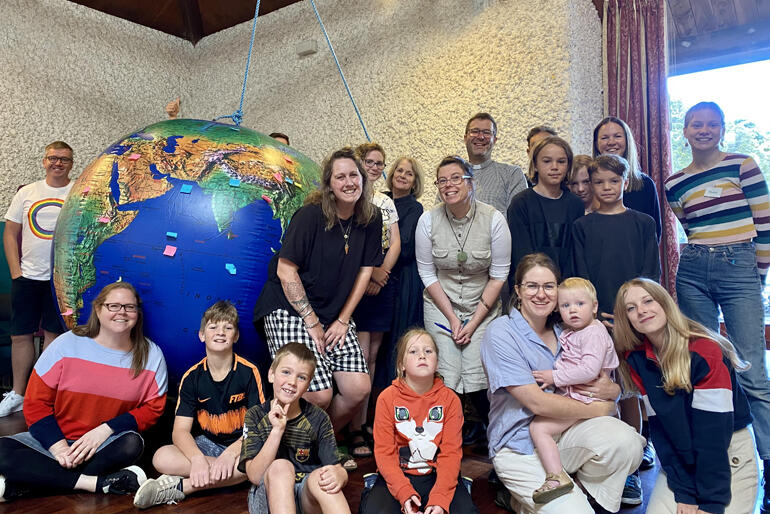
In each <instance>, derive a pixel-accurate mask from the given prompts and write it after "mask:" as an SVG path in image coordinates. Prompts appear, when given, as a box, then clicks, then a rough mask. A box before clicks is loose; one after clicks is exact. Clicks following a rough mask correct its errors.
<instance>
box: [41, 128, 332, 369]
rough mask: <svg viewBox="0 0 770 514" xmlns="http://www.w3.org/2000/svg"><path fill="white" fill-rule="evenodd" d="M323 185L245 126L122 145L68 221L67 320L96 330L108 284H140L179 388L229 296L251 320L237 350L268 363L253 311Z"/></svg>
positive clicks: (285, 150)
mask: <svg viewBox="0 0 770 514" xmlns="http://www.w3.org/2000/svg"><path fill="white" fill-rule="evenodd" d="M319 177H320V169H319V167H318V166H317V165H316V164H315V163H313V162H312V161H311V160H310V159H308V158H307V157H305V156H304V155H302V154H300V153H299V152H297V151H296V150H294V149H293V148H291V147H288V146H284V145H282V144H280V143H279V142H277V141H275V140H273V139H272V138H270V137H268V136H265V135H263V134H260V133H258V132H255V131H253V130H249V129H246V128H242V127H236V126H233V125H225V124H221V123H215V122H210V121H202V120H186V119H181V120H168V121H163V122H161V123H156V124H154V125H150V126H149V127H146V128H144V129H142V130H139V131H137V132H135V133H133V134H131V135H129V136H127V137H125V138H123V139H121V140H120V141H118V142H117V143H115V144H113V145H112V146H110V147H109V148H107V149H106V150H105V151H104V152H103V153H102V154H101V155H100V156H99V157H97V158H96V159H95V160H94V161H93V162H91V163H90V164H89V165H88V167H86V169H85V170H84V171H83V173H82V174H81V175H80V177H79V178H78V179H77V181H76V182H75V184H74V185H73V187H72V191H71V192H70V194H69V196H68V197H67V199H66V201H65V202H64V206H63V207H62V211H61V214H60V215H59V220H58V223H57V225H56V231H55V234H54V244H53V246H54V250H53V251H54V270H53V282H54V288H55V290H56V296H57V300H58V304H59V309H60V312H61V314H62V318H63V320H64V322H65V323H66V325H67V326H68V328H72V327H73V326H74V325H75V324H78V323H84V322H85V321H86V320H87V319H88V315H89V313H90V311H91V300H93V298H94V297H95V296H96V295H97V294H98V292H99V291H100V290H101V289H102V287H104V286H105V285H107V284H109V283H111V282H115V281H118V280H123V281H127V282H130V283H131V284H133V285H134V286H135V287H136V289H137V290H138V292H139V294H140V295H141V297H142V301H143V304H144V319H145V324H144V330H145V334H146V335H147V336H148V337H149V338H150V339H152V340H153V341H155V342H156V343H158V345H159V346H160V347H161V348H162V349H163V353H164V355H165V357H166V363H167V364H168V369H169V375H170V378H171V380H172V382H178V380H179V379H180V378H181V376H182V374H183V373H184V372H185V371H186V370H187V369H188V368H189V367H190V366H191V365H192V364H194V363H195V362H197V361H199V360H200V359H201V358H202V357H203V355H204V351H205V348H204V345H203V343H201V342H200V340H199V339H198V329H199V327H200V319H201V315H202V314H203V312H204V311H205V310H206V309H207V308H208V307H209V306H210V305H212V304H213V303H214V302H216V301H217V300H220V299H228V300H230V301H232V302H233V303H234V304H235V306H236V307H237V309H238V314H239V315H240V318H241V322H240V326H239V328H240V341H239V343H237V344H236V346H235V351H236V352H237V353H238V354H240V355H243V356H244V357H246V358H249V359H251V360H253V361H256V362H265V361H266V360H267V359H268V358H269V357H268V354H267V350H266V348H265V345H264V344H263V343H262V342H261V341H259V340H258V337H257V334H256V331H255V330H254V327H253V326H252V322H251V319H252V309H253V307H254V304H255V302H256V299H257V297H258V296H259V293H260V291H261V290H262V285H263V284H264V282H265V280H266V279H267V265H268V261H269V260H270V258H271V257H272V256H273V254H274V252H275V251H276V250H277V249H278V248H279V247H280V242H281V236H282V234H283V231H284V230H285V228H286V226H287V225H288V223H289V220H290V219H291V216H292V214H293V213H294V211H296V210H297V208H299V207H300V206H301V205H302V203H303V201H304V198H305V196H307V194H308V193H309V192H311V191H312V190H314V189H315V188H316V187H317V185H318V181H319Z"/></svg>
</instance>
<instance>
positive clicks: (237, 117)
mask: <svg viewBox="0 0 770 514" xmlns="http://www.w3.org/2000/svg"><path fill="white" fill-rule="evenodd" d="M260 3H261V0H257V6H256V9H255V10H254V22H253V23H252V26H251V41H250V42H249V54H248V56H247V57H246V71H245V72H244V74H243V87H242V88H241V102H240V104H239V106H238V109H237V110H236V111H235V112H233V113H232V114H227V115H224V116H217V117H216V118H214V120H220V119H223V118H229V119H231V120H233V123H234V124H235V126H236V127H237V126H240V124H241V121H242V120H243V99H244V97H245V96H246V84H247V82H248V80H249V66H250V65H251V53H252V51H253V50H254V35H255V33H256V29H257V18H258V17H259V4H260ZM310 5H312V6H313V11H314V12H315V16H316V18H317V19H318V24H319V25H320V26H321V31H322V32H323V35H324V38H325V39H326V44H327V45H328V47H329V51H330V52H331V54H332V58H333V59H334V64H336V65H337V71H338V72H339V74H340V78H341V79H342V83H343V84H344V85H345V91H347V93H348V98H350V103H352V104H353V109H354V110H355V111H356V116H358V121H359V122H360V123H361V128H362V129H363V130H364V135H365V136H366V140H367V141H371V140H372V139H371V138H370V137H369V132H368V131H367V130H366V124H365V123H364V119H363V117H362V116H361V112H360V111H359V110H358V105H356V101H355V99H354V98H353V93H352V92H351V91H350V86H349V85H348V81H347V79H346V78H345V74H344V73H343V72H342V66H340V61H339V59H337V53H336V52H335V51H334V46H332V42H331V40H330V39H329V34H328V32H326V27H325V26H324V22H323V20H321V15H320V13H319V12H318V8H317V7H316V4H315V1H314V0H310Z"/></svg>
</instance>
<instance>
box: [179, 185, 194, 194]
mask: <svg viewBox="0 0 770 514" xmlns="http://www.w3.org/2000/svg"><path fill="white" fill-rule="evenodd" d="M181 191H182V192H183V193H184V194H186V195H189V194H190V193H192V185H191V184H182V189H181Z"/></svg>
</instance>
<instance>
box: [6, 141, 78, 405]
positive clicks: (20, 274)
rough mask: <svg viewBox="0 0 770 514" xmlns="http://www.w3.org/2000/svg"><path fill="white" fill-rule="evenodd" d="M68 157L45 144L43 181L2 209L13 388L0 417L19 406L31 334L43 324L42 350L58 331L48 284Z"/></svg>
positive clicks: (30, 360)
mask: <svg viewBox="0 0 770 514" xmlns="http://www.w3.org/2000/svg"><path fill="white" fill-rule="evenodd" d="M72 157H73V153H72V148H71V147H70V146H69V145H68V144H67V143H65V142H63V141H54V142H53V143H51V144H49V145H48V146H46V147H45V156H44V157H43V168H44V169H45V179H43V180H39V181H37V182H33V183H32V184H28V185H26V186H24V187H22V188H21V189H19V191H17V192H16V195H14V197H13V200H11V206H10V207H9V208H8V211H7V212H6V213H5V232H4V233H3V247H4V249H5V257H6V260H7V261H8V269H9V270H10V272H11V279H12V284H11V368H12V371H13V390H11V391H9V392H7V393H5V394H4V395H3V400H2V402H0V417H2V416H7V415H8V414H11V413H13V412H17V411H20V410H21V409H22V407H23V402H24V392H25V390H26V388H27V379H28V378H29V373H30V371H31V370H32V365H33V364H34V361H35V349H34V346H33V343H32V335H33V334H34V333H35V332H37V330H38V328H40V327H41V326H42V328H43V333H44V335H45V338H44V346H43V348H45V347H47V346H48V344H50V342H51V341H53V340H54V338H55V337H56V336H57V335H59V334H60V333H61V331H62V328H61V322H60V319H59V313H58V309H57V307H56V304H55V300H54V296H53V290H52V287H51V264H52V263H51V243H52V240H53V232H54V228H55V227H56V220H57V218H58V217H59V213H60V212H61V207H62V205H63V204H64V199H65V198H66V197H67V194H68V193H69V191H70V189H71V188H72V183H71V182H70V178H69V173H70V170H71V169H72V162H73V161H72ZM19 238H21V252H19Z"/></svg>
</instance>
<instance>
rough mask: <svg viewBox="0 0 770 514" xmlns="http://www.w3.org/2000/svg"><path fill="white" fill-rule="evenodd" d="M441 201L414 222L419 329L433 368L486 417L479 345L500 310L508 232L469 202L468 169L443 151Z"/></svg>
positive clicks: (489, 210) (495, 215)
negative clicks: (434, 360) (432, 353)
mask: <svg viewBox="0 0 770 514" xmlns="http://www.w3.org/2000/svg"><path fill="white" fill-rule="evenodd" d="M435 183H436V186H437V188H438V192H439V195H440V196H441V200H442V203H440V204H439V205H438V206H436V207H435V208H433V209H432V210H430V211H428V212H426V213H424V214H423V215H422V216H421V217H420V220H419V222H418V223H417V233H416V236H415V239H416V248H415V253H416V257H417V268H418V270H419V272H420V278H421V279H422V281H423V283H424V284H425V293H424V302H423V306H424V312H425V328H426V330H427V331H428V332H429V333H430V335H431V336H432V337H433V340H434V341H436V344H437V345H438V347H439V363H438V371H439V373H441V375H442V376H443V378H444V383H445V384H446V385H447V386H448V387H449V388H451V389H453V390H454V391H455V392H457V393H471V395H470V396H471V401H473V403H474V405H476V408H477V410H478V411H479V414H481V415H482V416H484V417H485V416H486V413H487V412H488V410H489V403H488V400H487V398H486V389H487V379H486V376H485V375H484V369H483V367H482V365H481V356H480V353H479V347H480V344H481V339H482V338H483V337H484V330H485V329H486V327H487V324H489V322H490V321H492V320H493V319H495V318H496V317H497V316H499V315H500V300H499V296H500V290H501V288H502V286H503V284H504V283H505V280H506V279H507V277H508V269H509V268H510V265H511V235H510V232H509V230H508V226H507V225H506V222H505V218H504V217H503V215H502V214H500V213H499V212H498V211H497V210H495V208H494V207H492V206H491V205H487V204H485V203H481V202H479V201H476V199H475V196H474V187H473V169H472V168H471V166H470V165H469V164H468V163H467V162H466V161H465V160H464V159H462V158H460V157H456V156H455V157H446V158H444V159H443V160H442V161H441V163H440V164H439V165H438V168H437V169H436V182H435Z"/></svg>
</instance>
